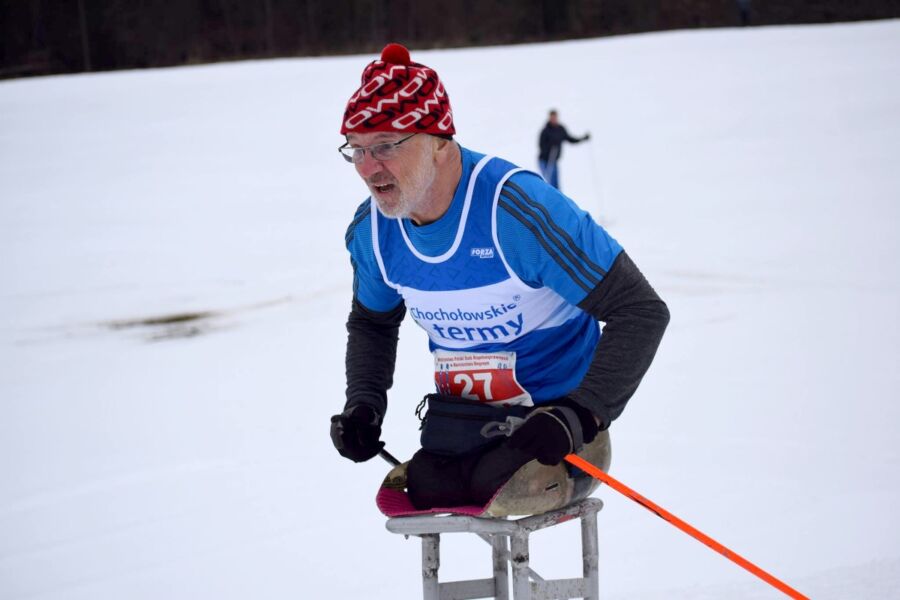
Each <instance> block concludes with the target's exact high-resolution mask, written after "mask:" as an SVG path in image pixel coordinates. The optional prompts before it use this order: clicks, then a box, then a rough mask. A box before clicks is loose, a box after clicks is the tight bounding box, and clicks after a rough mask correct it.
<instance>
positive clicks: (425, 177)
mask: <svg viewBox="0 0 900 600" xmlns="http://www.w3.org/2000/svg"><path fill="white" fill-rule="evenodd" d="M436 177H437V167H436V166H435V164H434V161H433V160H432V157H431V153H430V152H422V153H421V158H420V160H419V163H418V164H416V165H414V166H413V168H412V169H411V174H410V177H409V179H408V180H407V181H406V182H405V184H404V185H403V187H402V188H401V190H400V199H399V201H398V202H397V204H396V205H395V206H394V207H393V208H388V209H387V210H385V208H386V207H384V206H380V205H379V207H380V208H381V212H382V214H384V216H386V217H400V218H406V217H409V216H410V215H411V214H412V213H414V212H417V211H418V210H419V209H420V208H421V207H422V206H423V205H424V204H425V202H426V201H427V193H428V190H429V189H430V188H431V185H432V184H433V183H434V180H435V178H436Z"/></svg>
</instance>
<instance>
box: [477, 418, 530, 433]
mask: <svg viewBox="0 0 900 600" xmlns="http://www.w3.org/2000/svg"><path fill="white" fill-rule="evenodd" d="M524 422H525V419H523V418H522V417H506V420H505V421H491V422H490V423H485V425H484V427H482V428H481V436H482V437H485V438H492V437H500V436H506V437H509V436H511V435H512V434H513V432H514V431H515V430H516V429H518V428H519V426H520V425H522V423H524Z"/></svg>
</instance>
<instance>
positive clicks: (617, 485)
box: [566, 454, 809, 600]
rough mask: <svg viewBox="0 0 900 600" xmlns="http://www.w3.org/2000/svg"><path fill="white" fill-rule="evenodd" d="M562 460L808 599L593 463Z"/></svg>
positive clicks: (779, 586)
mask: <svg viewBox="0 0 900 600" xmlns="http://www.w3.org/2000/svg"><path fill="white" fill-rule="evenodd" d="M566 460H567V461H568V462H569V463H571V464H573V465H575V466H576V467H578V468H579V469H581V470H582V471H584V472H585V473H587V474H588V475H590V476H591V477H594V478H596V479H599V480H600V481H602V482H603V483H605V484H607V485H608V486H609V487H611V488H612V489H614V490H616V491H617V492H619V493H620V494H622V495H624V496H626V497H628V498H631V499H632V500H634V501H635V502H637V503H638V504H640V505H641V506H643V507H644V508H646V509H647V510H649V511H650V512H652V513H655V514H656V516H658V517H660V518H662V519H664V520H666V521H668V522H669V523H671V524H672V525H674V526H675V527H677V528H679V529H680V530H682V531H683V532H685V533H687V534H688V535H690V536H692V537H693V538H695V539H697V540H699V541H701V542H703V543H704V544H706V545H707V546H709V547H710V548H712V549H713V550H715V551H716V552H718V553H719V554H721V555H722V556H724V557H725V558H727V559H728V560H730V561H732V562H734V563H736V564H738V565H740V566H741V567H743V568H745V569H747V570H748V571H750V572H751V573H753V574H754V575H756V576H757V577H759V578H760V579H762V580H763V581H765V582H766V583H768V584H769V585H771V586H774V587H776V588H777V589H779V590H781V591H782V592H784V593H785V594H787V595H788V596H790V597H791V598H794V600H809V598H808V597H807V596H804V595H803V594H801V593H800V592H798V591H797V590H795V589H794V588H792V587H790V586H789V585H787V584H786V583H784V582H783V581H780V580H779V579H776V578H775V577H773V576H772V575H770V574H769V573H766V572H765V571H763V570H762V569H760V568H759V567H757V566H756V565H754V564H753V563H751V562H750V561H749V560H747V559H745V558H744V557H742V556H739V555H738V554H736V553H734V552H732V551H731V550H729V549H728V548H726V547H725V546H723V545H722V544H720V543H719V542H717V541H716V540H714V539H712V538H711V537H709V536H708V535H706V534H704V533H703V532H701V531H699V530H697V529H695V528H694V527H692V526H691V525H689V524H688V523H685V522H684V521H682V520H681V519H679V518H678V517H676V516H675V515H673V514H672V513H670V512H669V511H667V510H666V509H664V508H662V507H661V506H659V505H657V504H655V503H653V502H651V501H650V500H648V499H647V498H644V497H643V496H641V495H640V494H638V493H637V492H636V491H634V490H633V489H631V488H630V487H628V486H627V485H625V484H623V483H621V482H620V481H618V480H616V479H614V478H612V477H610V476H609V475H608V474H607V473H604V472H603V471H601V470H600V469H599V468H597V467H596V466H595V465H592V464H591V463H589V462H588V461H586V460H584V459H583V458H581V457H580V456H577V455H575V454H569V455H568V456H566Z"/></svg>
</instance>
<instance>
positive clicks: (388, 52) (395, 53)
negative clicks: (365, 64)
mask: <svg viewBox="0 0 900 600" xmlns="http://www.w3.org/2000/svg"><path fill="white" fill-rule="evenodd" d="M381 60H382V61H384V62H386V63H387V64H389V65H404V66H407V67H408V66H409V50H407V49H406V46H403V45H400V44H394V43H391V44H388V45H387V46H385V47H384V50H382V51H381Z"/></svg>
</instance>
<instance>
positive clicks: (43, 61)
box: [0, 0, 900, 77]
mask: <svg viewBox="0 0 900 600" xmlns="http://www.w3.org/2000/svg"><path fill="white" fill-rule="evenodd" d="M889 17H900V0H808V1H803V0H793V1H792V0H440V1H426V0H421V1H419V2H417V1H415V0H175V1H173V0H0V77H19V76H26V75H44V74H50V73H70V72H81V71H98V70H109V69H131V68H141V67H163V66H171V65H183V64H196V63H205V62H213V61H222V60H236V59H245V58H266V57H284V56H317V55H327V54H347V53H369V54H373V53H376V52H378V51H379V50H380V49H381V47H382V46H383V45H384V44H385V43H386V42H388V41H398V42H401V43H405V44H407V45H409V46H411V47H413V48H416V49H424V48H445V47H455V46H478V45H494V44H510V43H519V42H540V41H550V40H561V39H570V38H583V37H596V36H605V35H616V34H624V33H636V32H645V31H658V30H665V29H686V28H696V27H728V26H738V25H771V24H786V23H823V22H834V21H855V20H866V19H878V18H889Z"/></svg>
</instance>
